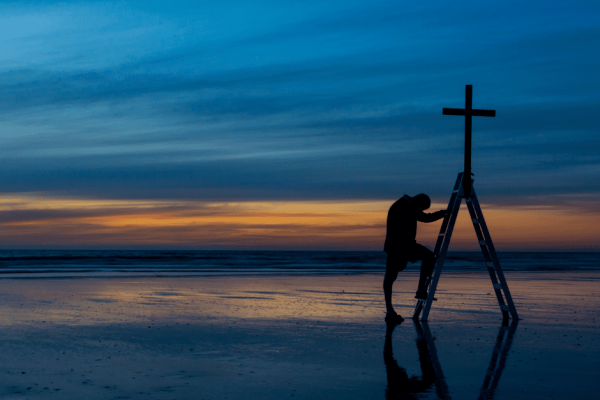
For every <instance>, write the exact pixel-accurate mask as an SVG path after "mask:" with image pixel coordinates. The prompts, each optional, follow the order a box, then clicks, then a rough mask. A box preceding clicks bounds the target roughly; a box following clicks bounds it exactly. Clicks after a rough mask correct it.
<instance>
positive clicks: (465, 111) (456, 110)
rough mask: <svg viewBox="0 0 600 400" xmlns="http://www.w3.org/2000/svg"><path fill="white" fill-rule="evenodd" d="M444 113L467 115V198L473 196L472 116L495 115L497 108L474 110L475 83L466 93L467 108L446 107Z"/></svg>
mask: <svg viewBox="0 0 600 400" xmlns="http://www.w3.org/2000/svg"><path fill="white" fill-rule="evenodd" d="M443 114H444V115H464V116H465V170H464V174H463V189H464V193H465V198H467V199H468V198H469V197H470V196H471V117H473V116H475V117H495V116H496V111H495V110H473V85H467V88H466V93H465V108H444V111H443Z"/></svg>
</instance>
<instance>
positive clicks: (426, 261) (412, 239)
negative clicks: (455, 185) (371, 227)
mask: <svg viewBox="0 0 600 400" xmlns="http://www.w3.org/2000/svg"><path fill="white" fill-rule="evenodd" d="M430 205H431V200H430V199H429V196H427V195H426V194H418V195H416V196H415V197H410V196H408V195H404V196H403V197H402V198H401V199H399V200H398V201H396V202H395V203H394V204H392V206H391V207H390V210H389V211H388V217H387V234H386V237H385V245H384V247H383V251H385V252H386V253H387V264H386V268H385V278H384V279H383V293H384V296H385V307H386V311H387V312H386V316H385V321H386V322H387V323H392V324H393V323H396V324H398V323H400V322H402V321H404V318H402V317H401V316H400V315H398V314H397V313H396V311H394V307H392V285H393V284H394V281H395V280H396V278H397V277H398V272H400V271H403V270H404V269H405V268H406V264H407V263H408V262H409V261H410V262H411V263H414V262H417V261H418V260H422V263H421V276H420V278H419V287H418V289H417V295H416V296H415V298H417V299H426V298H427V290H426V287H425V282H426V280H427V277H429V276H430V275H431V273H432V271H433V267H434V266H435V256H434V255H433V252H431V250H429V249H427V248H426V247H424V246H421V245H420V244H418V243H417V240H416V238H417V221H420V222H434V221H437V220H439V219H441V218H444V216H446V214H447V212H448V211H447V210H440V211H437V212H434V213H431V214H426V213H424V212H423V211H424V210H427V209H428V208H429V206H430Z"/></svg>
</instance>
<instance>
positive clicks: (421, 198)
mask: <svg viewBox="0 0 600 400" xmlns="http://www.w3.org/2000/svg"><path fill="white" fill-rule="evenodd" d="M412 203H413V204H414V205H415V207H417V208H418V209H419V210H427V209H428V208H429V206H430V205H431V199H430V198H429V196H427V195H426V194H423V193H421V194H418V195H416V196H415V197H413V198H412Z"/></svg>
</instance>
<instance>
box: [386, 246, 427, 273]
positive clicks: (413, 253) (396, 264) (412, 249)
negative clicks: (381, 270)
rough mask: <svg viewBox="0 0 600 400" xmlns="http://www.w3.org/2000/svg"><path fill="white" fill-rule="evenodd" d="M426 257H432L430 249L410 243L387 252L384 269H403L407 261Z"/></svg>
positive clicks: (413, 261)
mask: <svg viewBox="0 0 600 400" xmlns="http://www.w3.org/2000/svg"><path fill="white" fill-rule="evenodd" d="M428 257H433V252H432V251H431V250H429V249H428V248H427V247H425V246H422V245H420V244H419V243H411V244H409V245H407V246H402V247H401V248H399V249H397V250H395V251H394V252H388V255H387V262H386V265H385V269H386V271H387V270H389V271H398V272H400V271H404V270H405V269H406V264H408V262H411V263H415V262H417V261H419V260H424V259H426V258H428Z"/></svg>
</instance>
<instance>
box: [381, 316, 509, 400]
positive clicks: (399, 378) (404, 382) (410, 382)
mask: <svg viewBox="0 0 600 400" xmlns="http://www.w3.org/2000/svg"><path fill="white" fill-rule="evenodd" d="M413 322H414V324H415V329H416V331H417V339H416V344H417V351H418V353H419V364H420V366H421V373H422V375H421V376H412V377H409V376H408V374H407V373H406V369H405V368H402V367H400V366H399V365H398V362H397V361H396V359H395V358H394V354H393V349H392V334H393V332H394V329H395V327H396V326H395V325H393V326H388V327H387V330H386V335H385V344H384V347H383V361H384V362H385V368H386V373H387V381H388V386H387V389H386V391H385V398H386V399H406V400H410V399H418V398H422V397H423V396H422V395H423V394H424V393H429V392H431V391H432V389H433V388H434V387H435V393H436V395H437V396H438V398H440V399H451V397H450V391H449V389H448V385H447V384H446V379H445V377H444V373H443V371H442V366H441V364H440V361H439V359H438V356H437V351H436V348H435V343H434V341H433V337H432V336H431V331H430V330H429V325H428V324H427V322H419V321H413ZM517 324H518V321H513V323H512V324H511V325H510V326H508V324H507V322H506V321H505V322H504V323H503V324H502V326H501V327H500V330H499V332H498V337H497V338H496V343H495V345H494V349H493V352H492V359H491V360H490V365H489V367H488V369H487V372H486V374H485V377H484V380H483V385H482V387H481V390H480V393H479V400H492V399H494V396H495V393H496V388H497V387H498V382H499V381H500V376H501V375H502V371H503V370H504V366H505V365H506V358H507V356H508V352H509V350H510V346H511V345H512V340H513V337H514V334H515V331H516V329H517Z"/></svg>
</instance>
